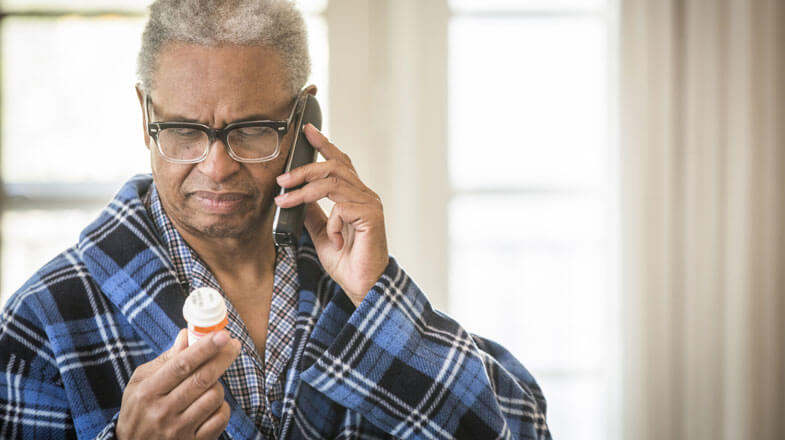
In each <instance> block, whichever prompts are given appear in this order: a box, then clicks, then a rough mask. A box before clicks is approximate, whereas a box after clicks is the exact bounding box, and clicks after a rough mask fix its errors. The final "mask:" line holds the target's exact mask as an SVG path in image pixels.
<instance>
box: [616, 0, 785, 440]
mask: <svg viewBox="0 0 785 440" xmlns="http://www.w3.org/2000/svg"><path fill="white" fill-rule="evenodd" d="M618 1H619V6H620V14H619V17H620V50H621V58H620V74H619V75H620V79H621V100H620V115H621V139H620V147H621V167H620V169H621V170H622V172H621V183H622V188H623V190H622V203H621V205H622V226H623V241H622V243H623V246H622V256H623V258H622V268H623V273H624V283H623V299H622V303H623V308H622V310H623V316H624V319H623V321H624V324H623V329H624V340H623V347H624V350H623V363H624V377H623V383H624V386H623V392H622V403H623V405H622V408H623V416H624V417H623V421H622V426H623V436H624V438H625V439H636V440H637V439H785V1H783V0H760V1H759V0H618Z"/></svg>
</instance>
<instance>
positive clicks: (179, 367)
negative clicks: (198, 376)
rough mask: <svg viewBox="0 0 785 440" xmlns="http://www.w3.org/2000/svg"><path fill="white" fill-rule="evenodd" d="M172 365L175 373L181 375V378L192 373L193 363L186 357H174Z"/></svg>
mask: <svg viewBox="0 0 785 440" xmlns="http://www.w3.org/2000/svg"><path fill="white" fill-rule="evenodd" d="M173 362H174V363H173V365H172V369H173V370H174V374H175V375H176V376H177V377H179V378H180V379H184V378H186V377H188V375H190V374H191V364H190V363H189V362H188V360H187V359H185V358H182V357H180V358H177V359H174V361H173Z"/></svg>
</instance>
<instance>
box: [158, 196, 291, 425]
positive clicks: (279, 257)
mask: <svg viewBox="0 0 785 440" xmlns="http://www.w3.org/2000/svg"><path fill="white" fill-rule="evenodd" d="M144 201H145V205H146V207H147V209H148V212H149V213H150V216H151V217H152V218H153V221H154V224H155V227H156V230H157V232H158V233H159V235H160V236H161V238H162V240H163V242H164V243H165V244H166V248H167V250H168V253H169V257H170V258H171V260H172V262H173V263H174V267H175V271H176V272H177V279H178V280H179V281H180V283H181V284H182V285H183V287H184V289H185V290H186V291H191V290H193V289H196V288H199V287H212V288H213V289H216V290H218V291H219V292H221V294H222V295H224V297H225V294H224V292H223V290H222V289H221V286H220V285H219V284H218V281H217V279H216V278H215V276H214V275H213V274H212V272H210V270H209V269H208V268H207V265H205V264H204V263H203V262H202V260H201V259H200V258H199V256H198V255H197V254H196V252H194V251H193V249H191V248H190V247H189V246H188V244H187V243H186V242H185V240H184V239H183V238H182V236H181V235H180V234H179V233H178V232H177V230H176V229H175V228H174V226H173V225H172V222H171V220H170V219H169V218H168V216H167V215H166V213H165V212H164V210H163V207H162V206H161V201H160V198H159V197H158V192H157V190H156V188H155V185H152V186H151V189H150V191H149V192H148V194H147V196H145V198H144ZM298 289H299V285H298V281H297V263H296V259H295V255H294V252H293V251H292V250H290V249H288V248H278V249H277V251H276V261H275V274H274V281H273V295H272V302H271V308H270V318H269V322H268V327H267V340H266V341H265V353H264V360H262V358H261V357H260V356H259V352H258V350H257V348H256V345H255V344H254V342H253V339H251V336H250V334H249V333H248V328H247V327H246V326H245V323H244V322H243V320H242V318H241V317H240V314H239V313H238V312H237V310H236V309H235V308H234V306H233V305H232V303H231V302H230V301H229V300H228V299H227V300H226V306H227V309H228V320H229V323H228V325H227V330H228V331H229V333H230V334H231V335H232V336H233V337H235V338H237V339H238V340H240V342H241V344H242V353H241V354H240V356H239V357H238V358H237V360H236V361H235V362H234V363H232V365H231V366H229V368H228V369H227V370H226V372H225V373H224V375H223V379H224V381H225V382H226V384H227V386H228V387H229V391H230V392H231V394H232V396H234V398H235V399H237V401H238V403H240V406H241V407H242V408H243V410H245V412H246V414H248V416H249V417H250V418H251V419H252V420H253V421H254V424H255V425H256V426H257V427H258V428H259V430H260V431H261V432H262V434H263V435H264V436H265V437H267V438H273V437H276V434H277V428H278V426H277V422H278V421H279V420H278V419H277V417H275V416H274V415H273V413H272V411H271V407H272V405H273V402H280V401H282V399H283V382H284V380H285V372H286V367H287V365H288V363H289V360H290V359H291V357H292V350H293V343H294V340H293V335H294V329H295V319H296V310H297V291H298Z"/></svg>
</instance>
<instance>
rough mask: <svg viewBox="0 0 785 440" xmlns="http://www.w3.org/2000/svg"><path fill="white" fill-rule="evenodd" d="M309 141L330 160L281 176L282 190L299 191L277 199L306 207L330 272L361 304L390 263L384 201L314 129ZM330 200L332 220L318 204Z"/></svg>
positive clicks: (313, 236) (310, 228)
mask: <svg viewBox="0 0 785 440" xmlns="http://www.w3.org/2000/svg"><path fill="white" fill-rule="evenodd" d="M305 136H306V137H307V138H308V141H309V142H310V143H311V145H313V147H314V148H315V149H316V150H317V151H319V153H321V154H322V156H323V157H324V158H325V161H324V162H316V163H312V164H308V165H303V166H301V167H299V168H295V169H294V170H292V171H290V172H289V173H286V174H283V175H280V176H278V179H277V181H278V185H280V186H281V187H283V188H291V187H295V186H297V185H300V184H303V183H305V185H304V186H303V187H302V188H300V189H297V190H295V191H291V192H289V193H286V194H284V195H281V196H278V197H276V198H275V203H276V204H277V205H278V206H280V207H281V208H291V207H294V206H297V205H299V204H301V203H306V204H307V205H306V210H305V227H306V228H307V229H308V233H309V234H310V236H311V239H312V240H313V242H314V245H315V246H316V253H317V254H318V255H319V261H321V263H322V266H324V269H325V270H326V271H327V273H328V274H329V275H330V277H332V279H333V280H335V281H336V282H337V283H338V284H339V285H340V286H341V287H342V288H343V290H344V292H346V294H347V295H348V296H349V299H351V301H352V302H353V303H354V305H355V306H357V305H359V304H360V303H361V302H362V300H363V299H364V298H365V295H366V294H367V293H368V291H369V290H371V287H373V285H374V283H376V281H377V280H378V279H379V277H380V276H381V275H382V273H383V272H384V269H385V268H386V267H387V263H388V262H389V256H388V253H387V237H386V235H385V230H384V212H383V210H382V202H381V200H380V199H379V196H378V195H376V193H374V192H373V191H371V189H370V188H368V187H367V186H365V184H364V183H363V182H362V181H361V180H360V178H359V177H358V176H357V172H356V171H355V169H354V166H353V165H352V162H351V160H350V159H349V156H347V155H346V154H345V153H344V152H342V151H341V150H339V149H338V147H336V146H335V145H334V144H332V143H330V141H329V140H328V139H327V137H325V136H324V135H323V134H322V133H321V132H320V131H319V130H317V129H316V127H314V126H313V125H311V124H308V125H306V126H305ZM324 197H327V198H328V199H330V200H332V201H333V202H334V203H335V205H334V206H333V209H332V211H331V212H330V216H329V217H328V216H327V215H326V214H325V213H324V211H322V208H321V207H320V206H319V205H318V204H317V203H316V202H317V201H318V200H320V199H322V198H324Z"/></svg>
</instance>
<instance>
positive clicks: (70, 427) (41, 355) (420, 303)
mask: <svg viewBox="0 0 785 440" xmlns="http://www.w3.org/2000/svg"><path fill="white" fill-rule="evenodd" d="M150 184H151V178H150V176H149V175H145V176H137V177H135V178H133V179H132V180H130V181H129V182H128V183H126V184H125V185H124V186H123V187H122V188H121V190H120V192H119V193H118V194H117V195H116V196H115V198H114V199H113V200H112V201H111V202H110V203H109V205H108V206H107V207H106V208H105V209H104V210H103V212H102V213H101V215H100V217H99V218H98V219H97V220H96V221H94V222H93V223H92V224H91V225H90V226H88V227H87V228H86V229H85V230H84V231H83V232H82V234H81V237H80V240H79V243H78V244H77V245H76V246H75V247H72V248H70V249H68V250H66V251H65V252H63V253H62V254H60V255H58V256H57V257H56V258H55V259H54V260H52V261H51V262H49V263H48V264H47V265H45V266H44V267H43V268H42V269H41V270H39V271H38V272H37V273H36V274H35V275H33V277H32V278H30V280H29V281H27V283H25V284H24V286H22V288H21V289H20V290H19V291H17V292H16V293H15V294H14V295H13V296H12V297H11V298H10V300H9V301H8V303H7V304H6V306H5V308H4V310H3V315H2V321H1V323H0V438H3V439H17V438H25V439H43V438H74V437H79V438H94V437H99V438H112V437H113V436H114V427H115V423H116V420H117V415H118V412H119V409H120V402H121V398H122V394H123V389H124V388H125V385H126V384H127V383H128V380H129V378H130V376H131V373H132V372H133V371H134V369H135V368H136V367H137V366H139V365H140V364H142V363H144V362H147V361H150V360H151V359H153V358H155V357H156V356H158V355H159V354H160V353H161V352H163V351H164V350H166V349H167V348H168V347H169V346H170V345H171V344H172V342H173V340H174V338H175V335H176V334H177V332H178V331H179V329H180V328H182V327H184V326H185V322H184V320H183V317H182V306H183V301H184V298H185V295H184V292H183V291H182V288H181V286H180V284H179V283H178V281H177V278H176V276H175V271H174V268H173V266H172V263H171V261H170V260H169V259H168V257H167V252H166V249H165V248H164V246H163V245H162V244H161V241H160V240H159V238H158V237H157V236H156V235H155V233H154V232H153V231H154V228H153V225H152V221H151V219H150V218H149V217H148V214H147V212H146V210H145V207H144V205H143V203H142V201H141V200H140V196H141V195H143V194H145V192H146V191H147V189H148V188H149V186H150ZM297 254H298V256H297V265H298V276H299V280H300V292H299V300H298V306H297V326H296V330H295V353H294V356H293V358H292V361H291V363H290V365H289V368H288V372H287V377H286V383H285V393H284V398H283V401H282V402H277V403H273V404H272V410H273V411H274V412H277V413H278V414H276V415H277V416H279V417H280V420H281V422H280V426H279V433H280V438H287V439H289V438H291V439H321V438H371V439H373V438H391V437H394V438H424V439H425V438H428V439H430V438H435V439H450V438H461V439H494V438H532V439H534V438H537V439H541V438H550V434H549V432H548V428H547V426H546V423H545V400H544V398H543V396H542V394H541V392H540V388H539V387H538V386H537V384H536V382H535V381H534V378H533V377H532V376H531V375H530V374H529V372H528V371H527V370H526V369H525V368H524V367H523V365H521V364H520V363H519V362H518V361H517V360H516V359H515V358H514V357H513V356H512V355H511V354H510V353H509V352H507V351H506V350H505V349H504V348H502V347H501V346H499V345H498V344H496V343H493V342H491V341H488V340H486V339H482V338H480V337H477V336H473V335H471V334H469V333H467V332H466V330H464V329H463V328H461V327H460V326H459V325H458V324H457V323H456V322H455V321H453V320H452V319H450V318H449V317H447V316H445V315H443V314H441V313H440V312H438V311H435V310H433V309H432V308H431V306H430V304H429V303H428V300H427V299H426V297H425V295H424V294H423V293H422V292H421V291H420V289H419V288H418V287H417V286H416V285H415V284H414V282H413V281H412V280H411V279H410V278H409V277H408V276H407V275H406V273H405V272H404V271H403V270H402V269H401V268H400V266H398V264H397V263H396V261H395V260H394V259H392V258H391V259H390V263H389V265H388V267H387V269H386V271H385V272H384V275H382V277H381V278H380V279H379V281H378V282H377V283H376V285H375V286H374V287H373V289H372V290H371V291H370V292H369V293H368V295H367V297H366V298H365V300H364V301H363V302H362V303H361V304H360V306H359V307H357V308H356V309H355V307H354V306H353V305H352V303H351V302H350V301H349V299H348V298H347V297H346V296H345V295H344V294H343V292H342V291H341V288H340V287H339V286H338V285H337V284H336V283H335V282H334V281H333V280H331V279H330V277H329V276H328V275H327V274H326V273H325V272H324V270H323V269H322V267H321V266H320V264H319V261H318V259H317V256H316V253H315V251H314V248H313V245H312V243H311V242H310V241H309V240H308V239H307V237H306V238H304V239H303V241H302V243H300V247H299V249H298V253H297ZM226 400H227V401H228V403H229V405H230V407H231V409H232V415H231V419H230V422H229V426H228V427H227V429H226V432H225V434H224V435H225V436H227V435H228V436H229V437H231V438H234V439H251V438H261V436H260V434H259V432H258V431H257V429H256V427H255V426H254V425H253V423H252V422H251V421H250V419H249V418H248V417H247V416H246V414H245V413H244V412H243V410H242V409H241V408H240V407H239V406H238V404H237V402H236V401H235V400H234V399H233V398H232V396H231V395H229V394H228V393H227V394H226Z"/></svg>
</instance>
